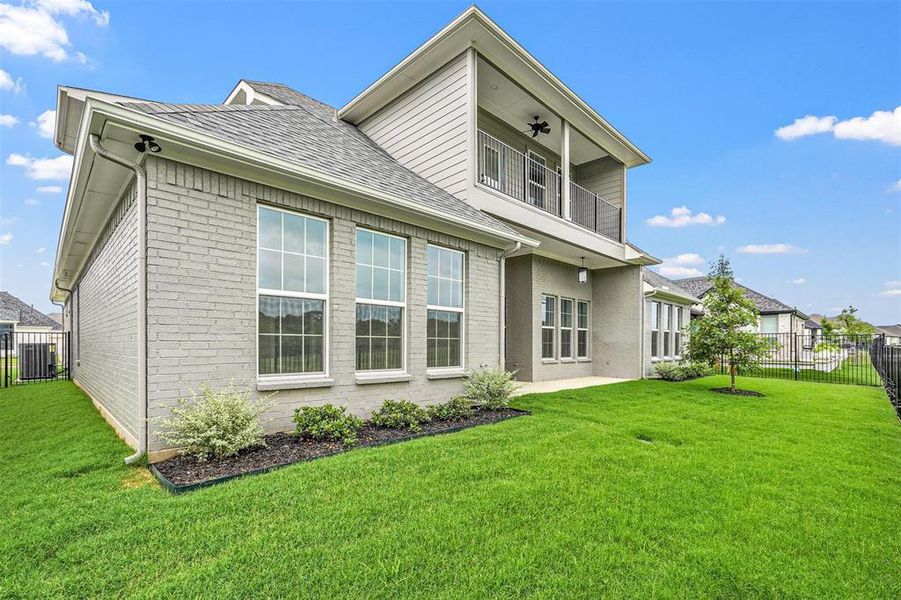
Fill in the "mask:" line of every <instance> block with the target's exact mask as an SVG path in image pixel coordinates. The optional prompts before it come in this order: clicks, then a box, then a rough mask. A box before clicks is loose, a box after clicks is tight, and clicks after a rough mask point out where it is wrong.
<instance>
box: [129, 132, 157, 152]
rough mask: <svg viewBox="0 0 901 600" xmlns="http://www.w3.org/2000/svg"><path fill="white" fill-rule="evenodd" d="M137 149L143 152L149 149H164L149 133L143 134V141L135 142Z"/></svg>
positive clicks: (155, 150) (154, 150) (152, 150)
mask: <svg viewBox="0 0 901 600" xmlns="http://www.w3.org/2000/svg"><path fill="white" fill-rule="evenodd" d="M135 150H137V151H138V152H140V153H141V154H143V153H144V152H147V151H148V150H150V151H151V152H153V153H156V152H159V151H160V150H162V148H160V145H159V144H157V143H156V142H155V141H153V138H152V137H150V136H149V135H141V141H140V142H138V143H136V144H135Z"/></svg>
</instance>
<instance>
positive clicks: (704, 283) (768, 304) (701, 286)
mask: <svg viewBox="0 0 901 600" xmlns="http://www.w3.org/2000/svg"><path fill="white" fill-rule="evenodd" d="M676 283H678V284H679V286H681V287H682V288H683V289H685V290H688V291H689V292H691V293H692V294H694V295H695V296H697V297H698V298H703V297H704V295H705V294H706V293H707V292H708V291H709V290H710V288H712V287H713V283H711V281H710V280H709V279H707V277H689V278H687V279H677V280H676ZM735 285H736V286H738V287H740V288H741V289H743V290H744V291H745V296H747V297H748V298H750V299H751V300H752V301H753V302H754V305H755V306H757V310H758V311H760V312H762V313H789V312H791V313H794V312H796V313H798V315H800V316H803V317H804V318H805V319H806V318H807V315H805V314H804V313H802V312H801V311H799V310H798V309H796V308H795V307H793V306H789V305H788V304H785V303H784V302H780V301H779V300H776V299H775V298H770V297H769V296H765V295H763V294H761V293H760V292H758V291H755V290H752V289H751V288H749V287H748V286H745V285H742V284H740V283H736V284H735Z"/></svg>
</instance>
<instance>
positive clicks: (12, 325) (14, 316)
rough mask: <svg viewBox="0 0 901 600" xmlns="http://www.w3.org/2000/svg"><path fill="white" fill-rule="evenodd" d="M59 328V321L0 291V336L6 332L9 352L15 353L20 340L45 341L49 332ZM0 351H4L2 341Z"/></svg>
mask: <svg viewBox="0 0 901 600" xmlns="http://www.w3.org/2000/svg"><path fill="white" fill-rule="evenodd" d="M61 330H62V325H61V324H60V323H57V322H56V321H54V320H53V319H51V318H50V317H48V316H47V315H45V314H44V313H42V312H41V311H39V310H37V309H36V308H34V307H33V306H31V305H29V304H26V303H25V302H23V301H22V300H19V299H18V298H16V297H15V296H13V295H12V294H10V293H9V292H2V291H0V336H2V335H3V334H7V337H8V341H7V343H8V344H9V352H10V354H12V355H16V354H17V352H18V341H20V340H25V341H26V342H30V343H47V342H48V341H49V339H50V335H49V334H50V333H51V332H54V331H61ZM0 352H6V346H5V345H3V342H2V341H0Z"/></svg>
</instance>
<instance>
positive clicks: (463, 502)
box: [0, 377, 901, 598]
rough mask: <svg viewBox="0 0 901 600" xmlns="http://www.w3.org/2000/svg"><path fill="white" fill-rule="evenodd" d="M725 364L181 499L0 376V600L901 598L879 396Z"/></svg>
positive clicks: (60, 411)
mask: <svg viewBox="0 0 901 600" xmlns="http://www.w3.org/2000/svg"><path fill="white" fill-rule="evenodd" d="M725 383H726V378H725V377H714V378H708V379H705V380H699V381H693V382H686V383H680V384H672V383H666V382H662V381H639V382H631V383H623V384H617V385H611V386H605V387H599V388H591V389H586V390H578V391H573V392H562V393H556V394H546V395H533V396H526V397H523V398H520V399H518V400H517V406H519V407H522V408H527V409H529V410H531V411H533V415H532V416H527V417H522V418H519V419H513V420H511V421H506V422H503V423H499V424H496V425H490V426H486V427H481V428H475V429H470V430H467V431H463V432H460V433H456V434H451V435H446V436H437V437H431V438H423V439H420V440H416V441H413V442H407V443H403V444H396V445H393V446H384V447H381V448H371V449H364V450H357V451H353V452H350V453H347V454H344V455H340V456H336V457H332V458H327V459H323V460H319V461H315V462H312V463H306V464H299V465H294V466H292V467H288V468H286V469H282V470H279V471H276V472H273V473H269V474H266V475H261V476H256V477H248V478H244V479H240V480H237V481H233V482H230V483H227V484H224V485H220V486H215V487H211V488H207V489H204V490H200V491H197V492H192V493H190V494H187V495H184V496H172V495H170V494H168V493H167V492H165V491H164V490H163V489H161V488H160V487H159V486H157V485H156V484H155V483H154V482H151V481H148V479H147V476H146V470H143V469H139V468H129V467H125V466H124V465H123V464H122V462H121V461H122V458H123V457H124V456H125V455H127V454H128V453H129V450H127V449H126V447H125V445H124V444H122V443H121V442H120V441H119V440H118V439H117V438H116V437H115V435H114V434H113V432H112V430H111V429H110V428H109V427H107V425H106V424H105V423H104V422H103V420H102V419H101V418H100V416H99V415H98V414H97V412H96V411H95V409H94V408H93V407H92V405H91V403H90V402H89V401H88V400H87V398H85V397H84V396H83V395H82V394H81V393H80V392H79V391H77V389H76V388H75V387H74V386H73V385H72V384H71V383H68V382H56V383H44V384H40V385H34V386H22V387H21V388H17V389H13V390H0V482H2V485H3V493H2V494H0V514H2V519H0V596H2V597H29V598H30V597H42V598H43V597H54V596H55V597H89V596H90V597H97V596H106V597H121V596H131V597H143V598H165V597H198V596H212V597H222V598H233V597H239V596H253V597H262V596H281V597H289V596H301V597H303V596H308V597H309V596H323V597H336V598H337V597H356V598H363V597H366V598H397V597H428V598H433V597H441V598H458V597H471V598H486V597H522V596H530V597H542V598H543V597H557V598H573V597H590V598H596V597H599V596H601V595H606V596H618V597H635V596H642V597H647V596H665V597H680V598H681V597H696V596H706V597H831V598H837V597H842V598H844V597H872V598H898V597H899V596H901V577H899V573H901V423H899V422H898V419H897V418H896V417H895V416H894V413H893V411H892V408H891V406H890V405H889V402H888V401H887V400H886V398H885V394H884V392H883V391H882V390H880V389H876V388H865V387H855V386H839V385H825V384H815V383H795V382H788V381H777V380H765V379H742V380H741V381H740V383H741V386H742V387H745V388H749V389H755V390H759V391H761V392H764V393H765V394H766V395H767V396H766V397H765V398H735V397H728V396H723V395H720V394H714V393H711V392H709V391H708V389H709V388H711V387H714V386H722V385H724V384H725Z"/></svg>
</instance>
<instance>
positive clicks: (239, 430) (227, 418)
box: [160, 385, 269, 460]
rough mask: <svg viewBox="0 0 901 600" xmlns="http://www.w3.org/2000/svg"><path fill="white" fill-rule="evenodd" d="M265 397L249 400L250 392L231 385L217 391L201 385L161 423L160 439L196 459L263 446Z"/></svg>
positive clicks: (225, 454)
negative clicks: (198, 390)
mask: <svg viewBox="0 0 901 600" xmlns="http://www.w3.org/2000/svg"><path fill="white" fill-rule="evenodd" d="M268 398H269V397H268V396H267V397H265V398H261V399H259V400H256V401H252V400H251V399H250V392H249V391H247V390H240V389H238V388H235V387H234V386H232V385H229V386H228V387H227V388H225V389H222V390H219V391H213V390H211V389H210V388H209V387H207V386H202V387H201V388H200V393H199V394H198V393H197V392H194V391H192V392H191V397H190V398H180V399H179V400H178V405H177V406H175V407H173V408H172V409H171V412H172V416H171V417H170V418H168V419H163V420H161V421H160V423H161V425H162V427H163V430H162V431H161V432H160V437H161V438H163V439H164V440H166V441H167V442H169V443H170V444H173V445H175V446H179V447H181V448H182V450H181V452H182V454H187V455H189V456H194V457H196V458H198V459H199V460H206V459H208V458H211V457H212V458H226V457H229V456H234V455H236V454H237V453H238V452H240V451H241V450H244V449H245V448H253V447H257V446H265V445H266V444H265V442H264V441H263V426H262V424H261V423H260V416H261V415H262V414H263V413H264V412H265V411H266V409H267V408H268V407H269V403H268Z"/></svg>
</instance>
